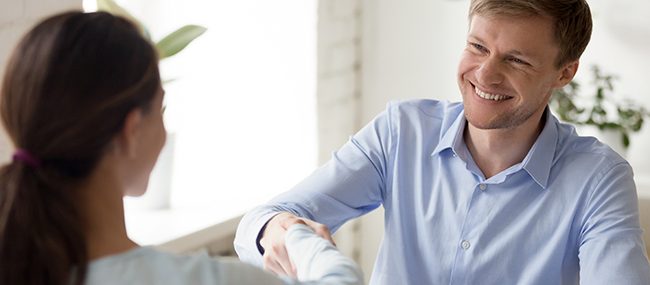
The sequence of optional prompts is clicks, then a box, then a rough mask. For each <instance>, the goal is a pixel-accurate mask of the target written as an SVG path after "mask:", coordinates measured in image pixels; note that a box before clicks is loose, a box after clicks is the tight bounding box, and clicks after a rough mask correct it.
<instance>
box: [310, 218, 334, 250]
mask: <svg viewBox="0 0 650 285" xmlns="http://www.w3.org/2000/svg"><path fill="white" fill-rule="evenodd" d="M304 222H305V223H306V224H307V225H308V226H309V227H310V228H312V229H313V230H314V232H315V233H316V234H317V235H319V236H320V237H322V238H324V239H326V240H328V241H330V242H331V243H332V244H333V245H334V246H336V243H335V242H334V239H333V238H332V234H331V233H330V230H329V228H327V226H326V225H323V224H320V223H317V222H314V221H312V220H307V219H304Z"/></svg>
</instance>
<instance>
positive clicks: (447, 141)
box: [431, 107, 558, 189]
mask: <svg viewBox="0 0 650 285" xmlns="http://www.w3.org/2000/svg"><path fill="white" fill-rule="evenodd" d="M542 117H543V118H544V120H545V121H546V122H545V123H544V129H542V132H541V133H540V134H539V136H538V137H537V140H535V143H534V144H533V146H532V147H531V148H530V150H529V151H528V154H526V157H524V160H523V161H522V168H523V169H524V170H526V172H528V174H529V175H530V176H531V177H532V178H533V180H535V182H536V183H537V184H538V185H539V186H540V187H542V188H543V189H546V186H547V184H548V177H549V175H550V172H551V165H552V164H553V159H554V157H555V148H556V146H557V138H558V130H557V124H558V121H557V119H556V118H555V117H554V116H553V115H552V114H551V112H550V111H549V109H548V107H546V110H545V111H544V115H543V116H542ZM465 125H466V119H465V111H462V112H461V113H460V114H459V115H458V117H457V118H456V120H455V121H454V123H453V124H452V125H451V126H450V127H449V128H448V129H447V130H445V131H444V132H445V133H444V134H443V136H442V138H441V139H440V142H439V143H438V146H436V148H435V149H434V150H433V152H432V153H431V155H432V156H433V155H436V154H439V153H440V152H442V151H444V150H447V149H452V151H454V153H455V154H458V153H459V152H461V147H462V146H463V145H464V144H465V141H464V140H463V132H464V131H465Z"/></svg>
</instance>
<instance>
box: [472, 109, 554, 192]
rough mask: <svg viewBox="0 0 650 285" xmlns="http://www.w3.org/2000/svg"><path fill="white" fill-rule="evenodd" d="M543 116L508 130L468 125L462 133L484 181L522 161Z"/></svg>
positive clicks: (531, 144) (536, 133)
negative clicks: (485, 128) (484, 128)
mask: <svg viewBox="0 0 650 285" xmlns="http://www.w3.org/2000/svg"><path fill="white" fill-rule="evenodd" d="M543 114H544V113H542V114H541V115H533V116H534V117H537V119H536V120H535V119H533V118H531V120H529V122H525V123H524V124H521V125H519V126H516V127H514V128H508V129H492V130H483V129H478V128H476V127H474V126H473V125H472V124H471V123H469V122H467V126H466V127H465V132H464V134H463V136H464V139H465V144H466V145H467V149H468V150H469V152H470V153H471V154H472V158H473V159H474V162H475V163H476V165H477V166H478V167H479V169H480V170H481V172H483V175H484V176H485V179H487V178H490V177H492V176H494V175H496V174H498V173H499V172H501V171H503V170H505V169H507V168H508V167H511V166H513V165H515V164H517V163H519V162H521V161H522V160H523V159H524V158H525V157H526V154H528V151H530V148H531V147H532V146H533V144H534V143H535V140H537V137H538V136H539V134H540V133H541V131H542V129H543V128H544V122H545V121H544V116H543Z"/></svg>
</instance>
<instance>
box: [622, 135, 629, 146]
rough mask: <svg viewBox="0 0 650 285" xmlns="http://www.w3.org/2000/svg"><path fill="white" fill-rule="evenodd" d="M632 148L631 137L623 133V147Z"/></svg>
mask: <svg viewBox="0 0 650 285" xmlns="http://www.w3.org/2000/svg"><path fill="white" fill-rule="evenodd" d="M629 146H630V136H629V135H628V134H627V133H623V147H624V148H625V149H627V148H628V147H629Z"/></svg>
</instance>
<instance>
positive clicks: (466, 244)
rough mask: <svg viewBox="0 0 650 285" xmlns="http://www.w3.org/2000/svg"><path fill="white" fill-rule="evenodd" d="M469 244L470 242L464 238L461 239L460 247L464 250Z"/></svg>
mask: <svg viewBox="0 0 650 285" xmlns="http://www.w3.org/2000/svg"><path fill="white" fill-rule="evenodd" d="M470 246H471V244H470V243H469V241H466V240H463V241H462V242H461V243H460V247H462V248H463V249H464V250H467V249H469V247H470Z"/></svg>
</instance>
